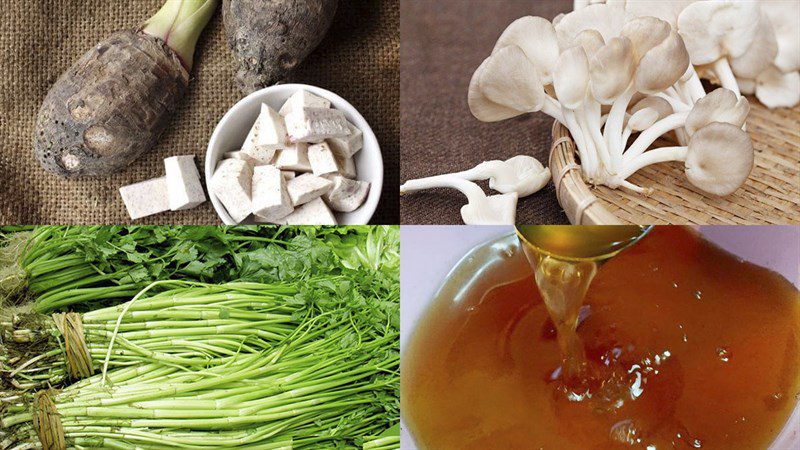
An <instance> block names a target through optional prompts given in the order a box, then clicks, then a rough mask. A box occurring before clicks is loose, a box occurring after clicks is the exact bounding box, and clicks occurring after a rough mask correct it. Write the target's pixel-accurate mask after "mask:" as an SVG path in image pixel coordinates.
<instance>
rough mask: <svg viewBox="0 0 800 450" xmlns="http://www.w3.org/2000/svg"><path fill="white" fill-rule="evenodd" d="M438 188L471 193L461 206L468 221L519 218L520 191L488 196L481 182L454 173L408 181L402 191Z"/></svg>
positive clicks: (500, 221)
mask: <svg viewBox="0 0 800 450" xmlns="http://www.w3.org/2000/svg"><path fill="white" fill-rule="evenodd" d="M435 188H449V189H456V190H458V191H460V192H461V193H462V194H464V195H465V196H466V197H467V202H468V203H467V204H466V205H464V206H462V207H461V219H462V220H463V221H464V223H465V224H467V225H513V224H514V223H515V221H516V217H517V194H516V193H511V194H499V195H490V196H488V197H487V196H486V194H484V193H483V191H482V190H481V188H480V186H478V185H477V184H475V183H473V182H471V181H467V180H465V179H463V178H458V177H456V176H452V175H443V176H439V177H431V178H425V179H420V180H409V181H406V182H405V183H403V184H402V185H401V186H400V194H401V195H402V194H407V193H410V192H416V191H421V190H425V189H435Z"/></svg>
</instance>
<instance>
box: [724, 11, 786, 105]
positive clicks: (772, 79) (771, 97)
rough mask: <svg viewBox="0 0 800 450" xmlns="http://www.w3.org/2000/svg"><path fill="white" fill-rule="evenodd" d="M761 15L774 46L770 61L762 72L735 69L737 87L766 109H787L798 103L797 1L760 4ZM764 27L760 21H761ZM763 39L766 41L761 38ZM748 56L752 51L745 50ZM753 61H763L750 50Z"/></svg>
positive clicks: (755, 52)
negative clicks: (774, 53)
mask: <svg viewBox="0 0 800 450" xmlns="http://www.w3.org/2000/svg"><path fill="white" fill-rule="evenodd" d="M759 4H760V6H761V11H762V14H763V15H764V16H766V17H767V18H768V22H769V27H762V28H765V29H766V28H768V30H767V31H771V32H772V33H773V34H772V36H773V37H774V39H775V43H776V45H777V54H776V55H775V58H774V60H773V61H771V63H770V64H768V65H767V66H766V67H765V68H764V69H763V70H762V71H761V72H759V73H757V74H755V75H754V74H753V72H755V71H754V70H752V71H750V72H743V71H742V70H737V68H736V67H734V72H735V73H736V76H737V81H738V82H739V86H740V87H741V88H742V92H743V93H746V94H755V95H756V97H757V98H758V99H759V101H761V103H763V104H764V105H765V106H767V107H768V108H788V107H793V106H795V105H796V104H797V103H800V73H798V70H800V26H798V22H797V17H800V2H799V1H783V0H780V1H771V0H767V1H764V0H762V1H761V2H760V3H759ZM762 25H763V17H762ZM762 39H766V38H762ZM748 53H751V50H748ZM752 53H753V57H754V58H763V57H764V56H763V55H761V54H759V53H758V51H756V50H753V52H752Z"/></svg>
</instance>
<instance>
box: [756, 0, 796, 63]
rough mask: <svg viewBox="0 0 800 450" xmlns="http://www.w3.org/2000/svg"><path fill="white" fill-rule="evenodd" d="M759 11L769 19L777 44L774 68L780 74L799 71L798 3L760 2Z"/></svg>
mask: <svg viewBox="0 0 800 450" xmlns="http://www.w3.org/2000/svg"><path fill="white" fill-rule="evenodd" d="M759 4H760V5H761V10H762V11H764V12H765V13H766V14H767V16H768V17H769V20H770V23H771V24H772V28H773V29H774V30H775V38H776V39H777V42H778V55H777V56H776V57H775V66H777V67H778V69H780V71H781V72H783V73H786V72H793V71H796V70H800V26H797V18H798V17H800V2H798V1H785V0H761V2H759Z"/></svg>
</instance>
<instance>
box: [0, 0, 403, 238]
mask: <svg viewBox="0 0 800 450" xmlns="http://www.w3.org/2000/svg"><path fill="white" fill-rule="evenodd" d="M220 3H221V2H220ZM161 4H163V0H134V1H116V0H113V1H109V0H33V1H31V0H5V1H3V3H2V8H0V145H2V152H0V224H43V223H59V224H61V223H92V224H104V223H128V222H130V218H129V217H128V215H127V212H126V211H125V206H124V204H123V203H122V199H121V197H120V195H119V192H118V189H119V188H120V186H123V185H126V184H130V183H133V182H137V181H142V180H145V179H149V178H153V177H158V176H163V174H164V163H163V159H164V158H166V157H168V156H174V155H188V154H194V155H197V164H198V168H201V169H202V167H203V163H204V159H205V151H206V147H207V144H208V140H209V138H210V137H211V133H212V132H213V130H214V127H215V126H216V124H217V122H218V121H219V120H220V119H221V118H222V116H223V115H224V114H225V112H226V111H227V110H228V109H229V108H230V107H231V106H233V105H234V104H235V103H236V102H237V101H238V100H240V99H241V98H242V94H241V93H240V92H239V90H238V89H236V87H235V85H234V74H235V71H236V67H235V64H234V60H233V56H232V54H231V53H230V50H229V49H228V45H227V42H226V38H225V32H224V29H223V27H222V13H221V11H220V10H218V11H217V13H216V14H215V16H214V18H213V19H212V21H211V23H210V24H209V26H208V27H207V28H206V30H205V31H204V33H203V35H202V37H201V38H200V42H199V43H198V46H197V50H196V53H195V67H194V69H193V70H192V73H191V83H190V85H189V90H188V92H187V95H186V97H185V98H184V99H183V101H182V102H181V105H180V107H179V109H178V112H177V114H176V115H175V117H173V118H172V121H171V124H170V127H169V128H168V130H167V131H166V133H165V134H164V135H163V137H162V138H161V140H160V142H159V144H158V145H157V146H156V147H155V148H153V149H152V150H151V151H150V152H148V153H146V154H145V155H144V156H142V157H141V158H139V159H138V160H137V161H136V162H134V163H133V164H132V165H131V166H130V167H128V168H127V169H126V170H125V171H123V172H121V173H119V174H116V175H113V176H110V177H108V178H103V179H94V180H92V179H81V180H64V179H61V178H58V177H57V176H55V175H52V174H50V173H47V172H45V171H44V170H43V169H42V168H41V167H40V166H39V163H38V162H37V161H36V159H35V158H34V156H33V150H32V142H33V130H34V123H35V119H36V115H37V113H38V111H39V106H40V104H41V102H42V100H43V99H44V97H45V95H46V94H47V91H48V89H49V88H50V86H51V85H52V84H53V83H54V82H55V80H56V79H57V78H58V76H59V75H60V74H61V73H62V72H64V71H65V70H66V69H67V68H69V67H70V66H71V65H72V64H73V63H74V62H75V61H76V60H77V59H78V58H79V57H80V56H82V55H83V54H84V53H85V52H86V51H88V50H89V49H90V48H92V46H94V45H95V44H96V43H98V42H99V41H101V40H103V39H105V38H106V37H107V36H109V35H111V34H112V33H113V32H115V31H117V30H121V29H127V28H133V27H135V26H137V25H139V24H141V23H142V22H143V21H144V20H146V19H147V18H148V17H150V16H151V15H152V14H154V13H155V12H156V11H157V10H158V9H159V7H160V6H161ZM399 9H400V7H399V0H380V1H362V0H341V1H340V3H339V9H338V10H337V13H336V17H335V18H334V21H333V25H332V27H331V29H330V31H329V32H328V35H327V36H326V38H325V39H324V40H323V41H322V43H321V44H320V46H319V47H318V48H317V50H316V51H315V52H314V53H312V55H311V56H310V57H309V58H308V59H307V60H306V62H305V63H304V64H303V65H302V66H301V67H300V68H299V69H298V70H297V72H295V74H294V75H293V76H292V77H291V78H290V79H289V80H287V81H289V82H296V83H307V84H312V85H316V86H320V87H323V88H325V89H328V90H330V91H333V92H335V93H337V94H339V95H341V96H342V97H344V98H345V99H347V100H348V101H349V102H350V103H352V104H353V106H355V107H356V108H357V109H358V110H359V111H360V112H361V113H362V114H363V115H364V117H365V118H366V119H367V121H368V122H369V123H370V125H371V126H372V128H373V130H374V131H375V134H376V135H377V137H378V140H379V142H380V144H381V149H382V152H383V159H384V165H385V177H384V190H383V193H382V196H381V201H380V204H379V207H378V210H377V211H376V213H375V216H373V219H372V222H373V223H388V224H392V223H397V221H398V217H399V206H398V194H397V190H396V186H397V184H398V175H397V174H398V169H399V142H400V139H399V136H400V125H399V102H400V100H399V96H400V86H399V85H400V76H399V64H400V61H399V57H400V10H399ZM200 172H201V175H202V170H201V171H200ZM137 222H138V223H150V224H218V223H220V220H219V219H218V218H217V215H216V214H215V212H214V210H213V208H212V206H211V203H210V202H206V203H204V204H203V205H201V206H200V207H198V208H195V209H191V210H188V211H175V212H166V213H163V214H158V215H155V216H150V217H147V218H144V219H141V220H139V221H137Z"/></svg>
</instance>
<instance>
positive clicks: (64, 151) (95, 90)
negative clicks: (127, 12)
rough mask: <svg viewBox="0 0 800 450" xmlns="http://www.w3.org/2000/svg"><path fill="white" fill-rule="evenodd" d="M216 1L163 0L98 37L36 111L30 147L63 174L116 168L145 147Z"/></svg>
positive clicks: (174, 97)
mask: <svg viewBox="0 0 800 450" xmlns="http://www.w3.org/2000/svg"><path fill="white" fill-rule="evenodd" d="M216 6H217V0H167V2H166V3H165V5H164V6H163V7H162V8H161V10H160V11H159V12H158V13H156V15H154V16H153V17H152V18H151V19H150V20H149V21H147V22H146V23H145V24H144V25H143V26H142V27H139V28H137V29H133V30H126V31H120V32H117V33H115V34H113V35H111V36H110V37H109V38H108V39H106V40H104V41H102V42H100V43H99V44H97V45H96V46H95V47H94V48H93V49H91V50H90V51H89V52H88V53H86V54H85V55H83V57H81V58H80V59H79V60H78V61H77V62H76V63H75V64H74V65H73V66H72V67H70V68H69V69H68V70H67V71H66V72H65V73H64V74H62V75H61V77H59V79H58V81H56V83H55V84H54V85H53V86H52V87H51V88H50V91H49V92H48V93H47V96H46V97H45V99H44V102H43V103H42V107H41V109H40V110H39V116H38V118H37V121H36V132H35V137H34V153H35V155H36V157H37V159H38V160H39V162H40V163H41V164H42V166H43V167H44V168H45V169H46V170H48V171H50V172H53V173H55V174H57V175H60V176H63V177H77V176H90V177H101V176H107V175H110V174H112V173H114V172H118V171H120V170H122V169H123V168H125V167H126V166H127V165H129V164H130V163H131V162H132V161H133V160H134V159H136V158H137V157H139V156H140V155H141V154H142V153H144V152H145V151H147V150H149V149H150V148H152V147H153V146H154V145H155V144H156V142H157V141H158V138H159V137H160V135H161V134H162V133H163V132H164V130H165V129H166V127H167V125H168V124H169V120H170V118H171V117H172V115H173V113H174V112H175V110H176V109H177V107H178V103H179V102H180V100H181V98H182V97H183V95H184V93H185V92H186V88H187V86H188V84H189V71H190V70H191V67H192V59H193V54H194V48H195V45H196V43H197V38H198V37H199V36H200V33H201V32H202V30H203V28H204V27H205V25H206V24H207V23H208V21H209V19H210V18H211V16H212V15H213V13H214V10H215V9H216Z"/></svg>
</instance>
